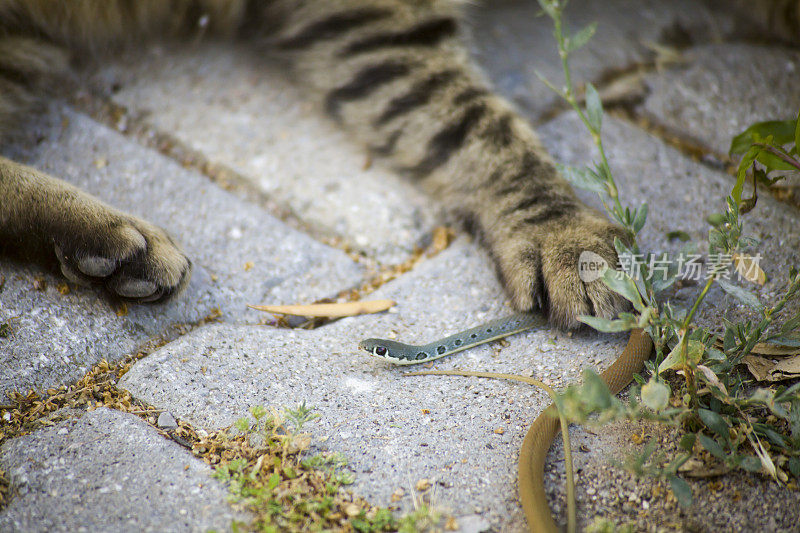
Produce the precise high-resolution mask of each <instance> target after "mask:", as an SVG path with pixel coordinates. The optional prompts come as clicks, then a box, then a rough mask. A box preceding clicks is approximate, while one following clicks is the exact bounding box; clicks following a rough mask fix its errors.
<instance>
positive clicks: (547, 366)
mask: <svg viewBox="0 0 800 533" xmlns="http://www.w3.org/2000/svg"><path fill="white" fill-rule="evenodd" d="M375 297H376V298H378V297H380V298H392V299H395V300H396V301H398V306H397V308H396V312H393V313H384V314H381V315H371V316H362V317H352V318H346V319H343V320H340V321H338V322H336V323H334V324H331V325H329V326H325V327H323V328H319V329H316V330H312V331H304V330H274V329H271V328H260V327H236V326H225V325H211V326H206V327H201V328H198V329H197V330H195V331H194V332H192V333H191V334H189V335H187V336H185V337H183V338H181V339H179V340H177V341H175V342H173V343H170V344H168V345H166V346H164V347H163V348H161V349H159V350H158V351H157V352H155V353H153V354H151V355H150V356H149V357H147V358H146V359H144V360H142V361H139V362H138V363H136V364H135V365H134V366H133V367H132V369H131V370H130V372H128V373H127V374H126V375H125V376H124V378H123V379H122V380H121V382H120V387H123V388H125V389H127V390H129V391H131V393H132V394H133V395H134V396H136V397H138V398H141V399H143V400H145V401H147V402H150V403H153V404H154V405H156V406H158V407H160V408H164V409H168V410H169V411H170V412H172V413H173V414H175V415H176V416H178V417H181V418H184V419H186V420H188V421H190V422H191V423H192V424H195V425H196V426H198V427H205V428H219V427H223V426H226V425H228V424H231V423H232V422H233V421H235V420H236V419H237V418H239V417H241V416H244V415H245V414H246V412H247V408H248V407H250V406H252V405H259V404H260V405H270V406H294V405H296V404H297V403H299V402H301V401H303V400H305V401H307V402H308V403H309V404H310V405H313V406H315V407H316V408H317V409H318V410H319V412H320V414H321V415H322V416H321V418H320V419H319V420H318V421H315V422H313V423H311V424H309V425H308V426H307V428H308V430H309V431H310V432H311V433H312V434H313V437H314V442H316V443H319V444H318V446H320V447H324V448H325V449H329V450H333V451H340V452H343V453H344V454H345V456H346V457H347V458H348V459H349V460H350V462H351V467H352V468H353V469H354V471H355V472H356V474H357V476H356V483H355V485H354V491H355V492H356V493H358V494H360V495H362V496H364V497H366V498H367V499H368V500H369V501H371V502H373V503H375V504H378V505H389V504H391V495H392V493H394V492H395V490H397V489H398V488H403V489H404V490H405V492H406V497H405V498H404V499H403V501H402V502H401V504H402V506H403V508H404V509H406V510H408V509H410V508H411V500H410V496H409V494H410V492H411V487H413V485H414V483H416V481H417V480H419V479H422V478H430V479H435V480H437V483H439V484H438V485H437V487H436V494H437V501H438V503H440V504H441V505H444V506H447V507H450V509H451V510H452V512H453V514H454V515H455V516H459V515H465V514H472V513H479V514H482V515H483V516H484V517H485V518H487V519H488V520H490V522H491V523H492V524H493V525H494V526H495V527H497V528H500V527H502V528H504V529H512V530H513V529H515V528H516V529H520V528H523V527H524V519H523V517H522V514H521V510H520V508H519V504H518V503H517V494H516V460H517V453H518V450H519V446H520V445H521V442H522V437H523V436H524V432H525V430H526V429H527V426H528V425H529V424H530V423H531V422H532V421H533V419H534V418H535V416H536V415H537V414H538V413H539V412H540V411H541V410H542V408H544V407H545V406H546V405H547V404H548V403H549V399H548V398H547V396H546V395H545V394H544V393H543V392H541V391H539V390H537V389H534V388H532V387H530V386H527V385H523V384H519V383H510V382H504V381H497V380H479V379H476V378H469V379H468V378H457V377H441V376H436V377H434V376H431V377H415V378H406V377H403V376H402V373H403V372H404V370H402V369H400V368H397V367H394V366H391V365H389V364H388V363H386V362H385V361H383V360H380V359H377V358H371V357H370V356H369V355H367V354H366V353H364V352H358V351H357V343H358V341H359V340H361V339H363V338H365V337H370V336H379V337H385V336H391V335H392V334H393V333H396V336H397V338H398V339H401V340H403V341H405V342H412V343H416V342H422V341H427V340H433V339H435V338H439V337H441V336H444V335H446V334H449V333H451V332H455V331H458V330H461V329H464V328H466V327H470V326H473V325H476V324H478V323H481V322H483V321H485V320H489V319H492V318H497V317H499V316H503V315H504V314H506V313H508V312H509V311H510V309H508V308H507V307H506V305H505V304H504V300H505V299H504V297H503V293H502V289H501V288H500V286H499V284H498V283H497V281H496V280H495V276H494V271H493V269H492V267H491V265H490V263H489V260H488V258H486V257H485V255H484V254H483V253H482V252H480V251H479V250H478V249H477V247H476V245H474V244H472V243H470V242H468V241H467V240H466V239H459V240H458V241H456V243H454V244H453V245H451V247H450V248H449V249H447V250H446V251H444V252H442V253H441V254H439V255H438V256H437V257H435V258H433V259H431V260H430V261H427V262H425V263H423V264H421V265H420V266H419V267H418V268H416V269H415V270H414V271H412V272H410V273H408V274H406V275H404V276H402V277H401V278H400V279H398V280H395V281H393V282H390V283H388V284H386V285H385V286H383V287H382V288H381V289H379V290H378V291H376V292H375ZM624 340H625V339H624V338H623V337H620V336H606V335H600V334H596V333H591V332H583V333H579V334H576V335H575V336H573V337H572V338H569V337H567V336H566V335H564V334H563V333H561V332H558V331H556V330H552V329H543V330H539V331H534V332H529V333H525V334H521V335H517V336H515V337H512V338H511V339H509V346H507V347H505V348H503V349H502V350H500V352H499V354H497V355H494V353H495V348H494V347H493V346H482V347H478V348H475V349H472V350H469V351H467V352H464V353H461V354H457V355H455V356H453V357H449V358H445V359H442V360H439V361H437V362H435V364H434V365H433V366H434V367H435V368H440V369H447V368H461V369H469V370H487V371H496V372H510V373H518V374H526V375H531V373H533V374H534V375H536V376H537V377H538V378H544V379H547V380H549V381H551V382H553V383H554V384H565V383H566V382H567V381H571V380H575V379H577V375H578V372H579V369H581V368H584V367H587V366H589V365H596V364H598V363H599V364H600V365H601V366H605V365H607V364H608V363H610V361H611V360H613V359H614V358H616V356H617V355H618V354H619V353H620V351H621V350H622V347H623V345H624ZM423 410H427V411H429V412H424V411H423ZM499 428H500V429H502V434H498V433H495V431H494V430H496V429H499Z"/></svg>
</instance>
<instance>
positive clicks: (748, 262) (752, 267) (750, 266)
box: [733, 254, 767, 285]
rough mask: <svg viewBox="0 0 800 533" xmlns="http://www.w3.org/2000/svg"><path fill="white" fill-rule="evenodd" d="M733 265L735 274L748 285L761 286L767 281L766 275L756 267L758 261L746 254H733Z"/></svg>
mask: <svg viewBox="0 0 800 533" xmlns="http://www.w3.org/2000/svg"><path fill="white" fill-rule="evenodd" d="M733 264H734V265H736V272H738V273H739V275H740V276H741V277H742V278H743V279H746V280H747V281H749V282H750V283H756V284H758V285H763V284H764V283H765V282H766V281H767V275H766V274H765V273H764V271H763V270H761V267H760V266H758V259H756V258H754V257H753V256H750V255H747V254H733Z"/></svg>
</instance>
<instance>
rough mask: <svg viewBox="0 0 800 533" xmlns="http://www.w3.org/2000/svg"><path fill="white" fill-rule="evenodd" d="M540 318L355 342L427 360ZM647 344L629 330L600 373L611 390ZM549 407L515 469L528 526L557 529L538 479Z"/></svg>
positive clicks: (628, 374)
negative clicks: (435, 336) (417, 339)
mask: <svg viewBox="0 0 800 533" xmlns="http://www.w3.org/2000/svg"><path fill="white" fill-rule="evenodd" d="M546 324H547V320H546V319H544V318H543V317H541V316H538V315H532V314H528V313H518V314H515V315H512V316H509V317H506V318H501V319H498V320H493V321H491V322H487V323H486V324H482V325H480V326H477V327H474V328H472V329H468V330H466V331H462V332H461V333H456V334H455V335H451V336H449V337H445V338H443V339H440V340H438V341H434V342H431V343H430V344H425V345H423V346H415V345H412V344H404V343H402V342H397V341H393V340H389V339H366V340H363V341H361V342H360V343H359V347H360V348H361V349H363V350H366V351H368V352H370V353H371V354H372V355H375V356H377V357H381V358H383V359H386V360H387V361H389V362H391V363H393V364H396V365H413V364H418V363H424V362H426V361H432V360H434V359H438V358H440V357H444V356H446V355H450V354H453V353H456V352H460V351H461V350H466V349H467V348H471V347H473V346H477V345H479V344H483V343H486V342H489V341H492V340H496V339H500V338H503V337H507V336H508V335H512V334H514V333H518V332H521V331H525V330H528V329H531V328H534V327H539V326H543V325H546ZM652 349H653V341H652V340H651V339H650V337H649V336H648V335H647V334H646V333H644V332H643V331H642V330H634V331H632V332H631V336H630V339H629V340H628V345H627V346H626V347H625V350H623V352H622V354H621V355H620V356H619V357H618V358H617V360H616V361H614V363H613V364H612V365H611V366H610V367H608V369H606V371H605V372H603V374H602V375H601V377H602V378H603V381H605V383H606V385H608V388H609V389H610V390H611V393H612V394H617V393H619V392H620V391H621V390H622V389H624V388H625V387H626V386H627V385H628V384H629V383H630V382H631V381H632V380H633V375H634V373H636V372H638V371H639V370H640V369H641V368H642V365H643V364H644V362H645V361H646V360H647V359H648V358H649V357H650V353H651V352H652ZM553 411H555V406H554V405H550V406H549V407H548V408H547V409H545V410H544V411H542V412H541V413H540V414H539V416H538V417H537V418H536V420H534V421H533V423H532V424H531V426H530V428H528V432H527V433H526V434H525V439H524V440H523V441H522V448H521V449H520V454H519V465H518V474H517V475H518V485H519V495H520V503H521V504H522V509H523V511H524V512H525V518H526V519H527V521H528V527H529V528H530V530H531V531H534V532H537V533H538V532H546V533H552V532H557V531H559V529H558V527H557V526H556V523H555V521H554V520H553V517H552V514H551V512H550V506H549V505H548V503H547V495H546V494H545V490H544V483H543V480H544V463H545V459H546V458H547V451H548V450H549V449H550V444H551V443H552V442H553V439H554V438H555V437H556V435H558V432H559V430H560V429H561V428H560V425H559V419H558V417H556V416H553Z"/></svg>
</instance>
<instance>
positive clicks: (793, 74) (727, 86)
mask: <svg viewBox="0 0 800 533" xmlns="http://www.w3.org/2000/svg"><path fill="white" fill-rule="evenodd" d="M685 56H686V59H687V62H686V63H685V64H684V65H683V67H680V68H675V69H670V70H666V71H664V72H661V73H651V74H649V75H648V76H647V77H646V83H647V85H648V88H649V91H650V94H649V96H648V97H647V99H646V100H645V101H644V102H643V104H642V105H641V107H640V110H641V111H642V112H643V113H645V114H646V115H649V116H651V117H653V118H654V119H655V120H656V121H657V122H659V123H661V124H664V125H666V126H668V127H669V128H670V129H672V130H673V131H675V132H678V133H683V134H685V135H687V136H689V137H691V138H694V139H696V140H698V141H701V142H702V143H703V144H705V145H706V146H707V147H708V148H711V149H712V150H715V151H716V152H718V153H722V154H726V153H727V152H728V149H729V148H730V143H731V139H732V138H733V136H734V135H737V134H738V133H741V132H742V131H743V130H744V129H745V128H747V127H748V126H750V125H751V124H753V123H754V122H760V121H763V120H787V119H790V118H795V117H797V111H798V109H800V91H798V90H797V87H798V84H800V51H797V50H792V49H788V48H781V47H777V46H757V45H751V44H736V43H726V44H712V45H707V46H698V47H695V48H691V49H689V50H687V51H686V52H685Z"/></svg>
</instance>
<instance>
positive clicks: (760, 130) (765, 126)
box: [728, 120, 798, 155]
mask: <svg viewBox="0 0 800 533" xmlns="http://www.w3.org/2000/svg"><path fill="white" fill-rule="evenodd" d="M797 131H798V124H797V121H796V120H768V121H766V122H757V123H755V124H753V125H752V126H750V127H749V128H747V129H746V130H744V131H743V132H742V133H740V134H739V135H737V136H736V137H734V138H733V140H732V141H731V147H730V150H728V153H729V154H730V155H734V154H742V153H744V152H746V151H747V150H748V149H749V148H750V146H751V145H752V144H753V143H754V142H761V141H762V140H763V139H764V138H766V137H768V136H770V135H772V142H773V144H776V145H778V146H782V145H784V144H789V143H790V142H793V141H794V142H795V143H796V142H797V140H796V138H797Z"/></svg>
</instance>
